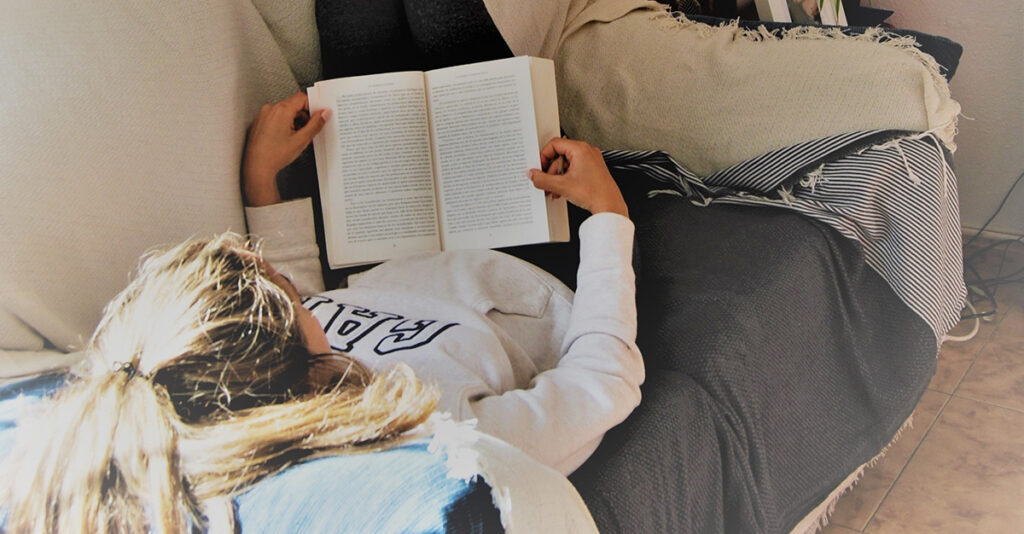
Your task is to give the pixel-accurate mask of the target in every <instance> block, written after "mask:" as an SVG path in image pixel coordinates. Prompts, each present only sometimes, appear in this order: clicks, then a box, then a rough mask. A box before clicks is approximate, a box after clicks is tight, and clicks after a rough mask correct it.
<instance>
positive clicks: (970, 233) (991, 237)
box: [960, 226, 1020, 243]
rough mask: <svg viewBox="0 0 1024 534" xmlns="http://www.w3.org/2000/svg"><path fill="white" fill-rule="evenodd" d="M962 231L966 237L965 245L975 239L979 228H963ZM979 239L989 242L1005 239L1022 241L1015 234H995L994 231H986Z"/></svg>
mask: <svg viewBox="0 0 1024 534" xmlns="http://www.w3.org/2000/svg"><path fill="white" fill-rule="evenodd" d="M960 230H961V233H962V234H963V236H964V242H965V243H966V242H967V240H968V239H970V238H972V237H974V234H976V233H978V229H977V228H970V227H967V226H963V227H961V228H960ZM978 239H985V240H988V241H1001V240H1003V239H1020V236H1019V235H1014V234H1007V233H1004V232H994V231H992V230H985V231H984V232H982V233H981V235H980V236H978Z"/></svg>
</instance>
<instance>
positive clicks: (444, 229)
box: [308, 56, 569, 268]
mask: <svg viewBox="0 0 1024 534" xmlns="http://www.w3.org/2000/svg"><path fill="white" fill-rule="evenodd" d="M308 93H309V108H310V112H311V113H315V112H316V111H317V110H320V109H322V108H331V111H332V113H331V116H330V118H329V119H328V122H327V124H326V125H325V126H324V129H323V130H322V131H321V132H320V133H319V134H317V136H316V138H315V139H314V140H313V145H314V153H315V157H316V168H317V175H318V181H319V185H320V204H321V207H322V208H323V218H324V229H325V234H326V239H327V258H328V261H329V263H330V265H331V267H332V268H337V267H344V266H348V265H357V264H362V263H371V262H377V261H383V260H387V259H390V258H395V257H399V256H405V255H409V254H413V253H416V252H422V251H440V250H454V249H465V248H497V247H506V246H513V245H524V244H529V243H542V242H549V241H568V239H569V224H568V214H567V210H566V204H565V199H557V200H554V199H551V198H549V197H545V195H544V192H543V191H541V190H539V189H536V188H534V187H533V183H532V182H531V181H530V179H529V178H528V177H527V171H528V170H529V169H531V168H540V165H541V163H540V149H541V148H542V147H543V146H544V144H546V143H547V141H548V140H549V139H551V138H552V137H556V136H558V134H559V123H558V99H557V95H556V93H555V70H554V64H553V63H552V62H551V60H548V59H541V58H533V57H528V56H521V57H516V58H509V59H501V60H497V61H487V62H483V63H473V64H470V65H460V66H457V67H449V68H445V69H437V70H433V71H428V72H395V73H388V74H375V75H369V76H356V77H351V78H338V79H334V80H327V81H323V82H318V83H316V84H315V85H314V86H313V87H310V88H309V90H308Z"/></svg>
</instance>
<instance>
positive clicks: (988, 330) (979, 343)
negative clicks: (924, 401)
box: [928, 321, 996, 393]
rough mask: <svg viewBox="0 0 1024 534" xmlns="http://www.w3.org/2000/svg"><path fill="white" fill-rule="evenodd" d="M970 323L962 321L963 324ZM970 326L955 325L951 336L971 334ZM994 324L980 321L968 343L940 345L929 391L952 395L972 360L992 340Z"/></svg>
mask: <svg viewBox="0 0 1024 534" xmlns="http://www.w3.org/2000/svg"><path fill="white" fill-rule="evenodd" d="M967 322H971V321H964V323H967ZM971 328H972V327H971V326H968V325H966V324H960V325H957V327H956V328H954V329H953V330H952V331H951V335H967V334H969V333H970V332H971ZM995 330H996V324H995V323H988V322H984V321H982V323H981V326H980V327H979V329H978V333H977V334H976V335H975V336H974V337H973V338H971V339H970V341H963V342H959V341H947V342H945V343H943V344H942V348H941V350H940V351H939V360H938V362H936V366H935V376H933V377H932V381H931V383H930V384H928V388H929V389H934V390H936V391H941V392H943V393H953V391H955V390H956V387H957V386H958V385H959V384H960V381H961V380H962V379H963V377H964V375H965V374H966V373H967V369H969V368H970V367H971V363H973V362H974V358H975V357H976V356H977V355H978V353H980V352H981V349H983V348H985V345H987V344H988V342H989V341H990V340H991V339H992V334H993V333H995Z"/></svg>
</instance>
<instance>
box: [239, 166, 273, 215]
mask: <svg viewBox="0 0 1024 534" xmlns="http://www.w3.org/2000/svg"><path fill="white" fill-rule="evenodd" d="M243 177H244V188H243V189H244V191H243V193H244V195H245V205H246V206H249V207H253V208H258V207H261V206H269V205H271V204H277V203H279V202H281V191H280V190H279V189H278V187H277V173H276V172H267V171H262V170H249V169H246V170H244V171H243Z"/></svg>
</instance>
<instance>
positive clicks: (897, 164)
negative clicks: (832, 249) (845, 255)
mask: <svg viewBox="0 0 1024 534" xmlns="http://www.w3.org/2000/svg"><path fill="white" fill-rule="evenodd" d="M604 157H605V161H606V163H607V164H608V167H609V169H610V170H611V171H612V173H613V174H616V173H621V172H629V173H640V174H642V175H644V176H647V177H649V178H651V179H653V180H656V181H657V182H660V183H663V184H665V185H666V186H667V187H668V189H665V190H655V191H652V192H651V194H652V195H653V194H659V193H660V194H674V195H682V196H685V197H688V198H690V199H691V201H692V202H693V203H694V204H697V205H702V206H707V205H710V204H726V203H727V204H746V205H761V206H774V207H781V208H786V209H791V210H794V211H797V212H799V213H801V214H803V215H806V216H808V217H811V218H813V219H816V220H818V221H821V222H823V223H825V224H827V225H828V226H830V227H832V228H834V229H835V230H836V231H838V232H839V233H840V234H842V235H843V236H845V237H847V238H850V239H853V240H855V241H856V242H858V243H859V244H860V245H861V247H862V249H863V252H864V257H865V260H866V262H867V264H868V265H869V266H870V267H871V268H873V269H874V270H875V271H877V272H878V273H879V274H880V275H881V276H882V277H883V278H884V279H885V280H886V282H888V284H889V285H890V286H891V287H892V289H893V291H894V292H895V293H896V294H897V295H898V296H899V298H900V299H901V300H902V301H903V302H904V303H905V304H907V306H908V307H910V308H911V309H912V310H913V311H914V312H915V313H917V314H918V315H919V316H920V317H921V318H922V319H923V320H924V321H925V322H926V323H927V324H928V325H929V326H930V327H931V329H932V330H933V331H934V333H935V336H936V339H937V340H938V342H939V343H941V341H942V338H943V336H944V335H945V333H946V332H947V331H949V329H950V328H952V327H953V326H955V325H956V323H957V322H958V321H959V317H960V311H961V308H962V305H963V301H964V298H965V296H966V289H965V287H964V281H963V264H962V251H961V237H960V215H959V208H958V205H957V188H956V176H955V175H954V173H953V170H952V169H951V168H950V165H949V162H948V157H949V154H948V153H946V152H945V150H944V148H943V147H942V145H941V143H940V142H939V140H938V139H937V138H936V137H935V136H933V135H931V134H927V133H925V134H913V133H909V132H899V131H891V130H873V131H859V132H852V133H847V134H842V135H836V136H831V137H826V138H822V139H816V140H813V141H808V142H805V143H800V144H797V145H793V146H789V147H786V148H782V149H779V150H774V151H771V152H768V153H765V154H763V155H761V156H758V157H756V158H753V159H750V160H747V161H744V162H742V163H739V164H736V165H734V166H732V167H729V168H727V169H724V170H722V171H719V172H717V173H714V174H711V175H709V176H705V177H700V176H697V175H696V174H694V173H693V172H691V171H689V170H687V169H686V168H684V167H683V166H681V165H680V164H679V163H678V162H676V161H675V160H674V159H672V157H671V156H669V155H668V154H666V153H664V152H661V151H647V152H637V151H614V150H613V151H605V152H604Z"/></svg>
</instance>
